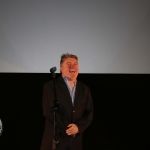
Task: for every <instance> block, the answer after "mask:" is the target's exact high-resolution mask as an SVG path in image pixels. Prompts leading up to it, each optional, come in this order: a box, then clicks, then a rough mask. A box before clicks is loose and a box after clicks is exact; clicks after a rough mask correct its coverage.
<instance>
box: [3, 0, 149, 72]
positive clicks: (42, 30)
mask: <svg viewBox="0 0 150 150" xmlns="http://www.w3.org/2000/svg"><path fill="white" fill-rule="evenodd" d="M67 52H68V53H72V54H76V55H77V56H78V58H79V67H80V73H150V67H149V65H150V0H43V1H38V0H12V1H11V0H1V1H0V72H23V73H28V72H29V73H30V72H31V73H47V72H49V69H50V68H51V67H53V66H56V67H57V72H59V62H60V56H61V55H62V54H63V53H67Z"/></svg>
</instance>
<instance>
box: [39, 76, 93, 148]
mask: <svg viewBox="0 0 150 150" xmlns="http://www.w3.org/2000/svg"><path fill="white" fill-rule="evenodd" d="M56 92H57V100H58V101H59V106H58V111H57V128H58V136H59V143H58V144H57V150H66V148H67V146H68V143H70V147H71V150H82V133H83V132H84V130H85V129H86V128H87V127H88V126H89V124H90V123H91V122H92V119H93V103H92V97H91V93H90V89H89V88H88V87H87V86H86V85H84V84H82V83H81V82H79V81H77V83H76V91H75V100H74V106H73V105H72V101H71V97H70V93H69V91H68V88H67V85H66V83H65V81H64V79H63V77H60V78H58V79H57V80H56ZM53 106H54V85H53V80H52V81H49V82H47V83H45V84H44V88H43V114H44V116H45V118H46V121H45V130H44V134H43V139H42V144H41V150H51V149H52V140H53V135H54V131H53V130H54V129H53V112H52V111H51V108H52V107H53ZM70 123H74V124H76V125H77V126H78V129H79V133H78V134H76V136H75V137H72V136H68V135H67V134H66V128H67V126H68V125H69V124H70Z"/></svg>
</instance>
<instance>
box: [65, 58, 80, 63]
mask: <svg viewBox="0 0 150 150" xmlns="http://www.w3.org/2000/svg"><path fill="white" fill-rule="evenodd" d="M65 62H66V63H67V62H78V60H76V59H75V58H67V59H65Z"/></svg>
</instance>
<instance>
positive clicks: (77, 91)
mask: <svg viewBox="0 0 150 150" xmlns="http://www.w3.org/2000/svg"><path fill="white" fill-rule="evenodd" d="M80 91H81V89H80V85H79V82H78V81H77V83H76V91H75V99H74V107H76V105H77V103H78V100H79V97H80Z"/></svg>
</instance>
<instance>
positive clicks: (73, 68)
mask: <svg viewBox="0 0 150 150" xmlns="http://www.w3.org/2000/svg"><path fill="white" fill-rule="evenodd" d="M60 70H61V72H62V75H64V76H65V77H67V79H68V80H69V81H75V80H76V78H77V76H78V72H79V68H78V61H77V60H76V59H75V58H67V59H65V61H64V62H63V64H62V65H61V66H60Z"/></svg>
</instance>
